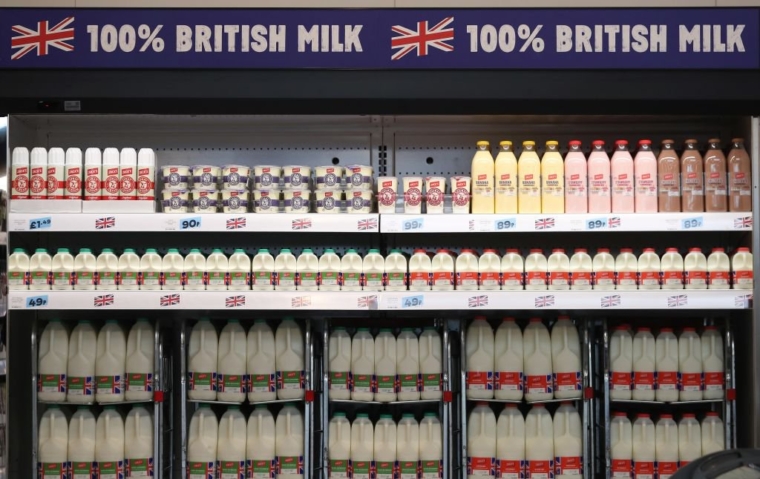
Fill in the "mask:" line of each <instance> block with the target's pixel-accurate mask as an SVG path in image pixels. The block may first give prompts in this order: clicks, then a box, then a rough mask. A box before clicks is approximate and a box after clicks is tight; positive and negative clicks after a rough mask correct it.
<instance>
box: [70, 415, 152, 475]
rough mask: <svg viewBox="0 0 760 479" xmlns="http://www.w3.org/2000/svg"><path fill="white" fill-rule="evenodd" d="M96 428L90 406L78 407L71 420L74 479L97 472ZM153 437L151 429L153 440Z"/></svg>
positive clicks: (71, 455)
mask: <svg viewBox="0 0 760 479" xmlns="http://www.w3.org/2000/svg"><path fill="white" fill-rule="evenodd" d="M95 429H96V420H95V416H94V415H93V414H92V412H91V411H90V408H89V407H87V406H79V407H77V411H76V412H75V413H74V415H73V416H71V421H69V468H70V473H69V474H70V477H71V478H72V479H80V478H85V479H90V478H91V477H93V474H95V471H96V464H95V442H96V439H95V436H96V432H95ZM152 438H153V431H152V430H151V442H152ZM55 477H61V476H55Z"/></svg>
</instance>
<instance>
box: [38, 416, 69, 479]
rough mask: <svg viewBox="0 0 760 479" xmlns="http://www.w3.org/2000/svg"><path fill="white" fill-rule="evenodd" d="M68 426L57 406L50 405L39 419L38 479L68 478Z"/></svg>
mask: <svg viewBox="0 0 760 479" xmlns="http://www.w3.org/2000/svg"><path fill="white" fill-rule="evenodd" d="M68 445H69V425H68V423H67V422H66V415H65V414H63V411H61V410H60V409H59V408H58V406H55V405H50V406H48V407H47V410H46V411H45V413H44V414H43V415H42V418H41V419H40V426H39V429H38V438H37V455H38V458H39V459H38V460H39V462H38V463H37V467H38V469H39V470H41V471H42V473H41V474H39V476H38V477H39V479H54V478H55V479H58V478H65V477H68V454H67V453H68Z"/></svg>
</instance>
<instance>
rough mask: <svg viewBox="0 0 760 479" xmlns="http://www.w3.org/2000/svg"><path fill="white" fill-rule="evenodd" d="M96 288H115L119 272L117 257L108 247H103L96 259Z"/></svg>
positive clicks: (111, 289)
mask: <svg viewBox="0 0 760 479" xmlns="http://www.w3.org/2000/svg"><path fill="white" fill-rule="evenodd" d="M95 264H96V272H97V284H98V285H97V289H98V290H110V291H113V290H116V289H117V282H116V279H117V277H118V274H119V257H118V256H116V255H115V254H114V253H113V250H112V249H110V248H103V250H102V251H101V253H100V255H98V259H97V261H96V263H95Z"/></svg>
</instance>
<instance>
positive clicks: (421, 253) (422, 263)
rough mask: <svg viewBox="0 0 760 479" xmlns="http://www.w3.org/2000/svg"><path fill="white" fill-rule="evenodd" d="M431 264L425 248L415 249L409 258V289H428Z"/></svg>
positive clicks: (431, 270) (431, 269) (430, 280)
mask: <svg viewBox="0 0 760 479" xmlns="http://www.w3.org/2000/svg"><path fill="white" fill-rule="evenodd" d="M432 274H433V266H432V262H431V261H430V256H428V254H427V252H426V251H425V250H420V249H418V250H415V251H414V254H413V255H412V257H411V258H410V259H409V291H430V288H431V283H432V281H433V278H432Z"/></svg>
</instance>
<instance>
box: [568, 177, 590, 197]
mask: <svg viewBox="0 0 760 479" xmlns="http://www.w3.org/2000/svg"><path fill="white" fill-rule="evenodd" d="M566 180H567V187H566V188H565V190H566V195H567V196H571V197H577V196H586V175H583V176H581V175H570V176H569V177H567V178H566Z"/></svg>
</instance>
